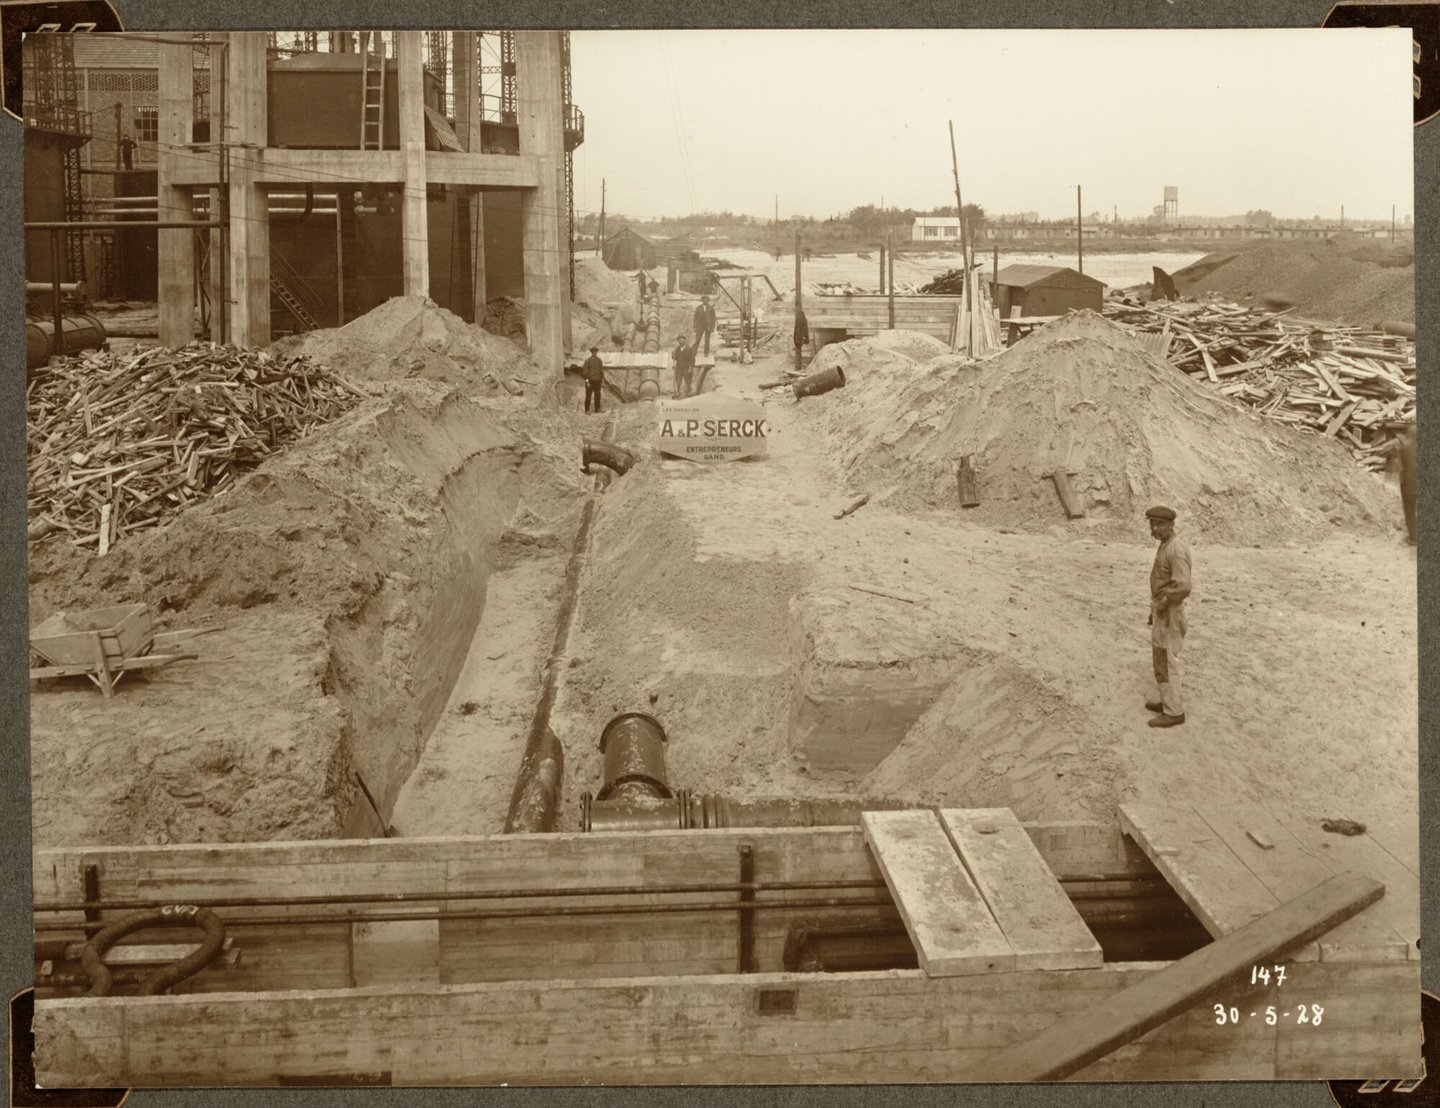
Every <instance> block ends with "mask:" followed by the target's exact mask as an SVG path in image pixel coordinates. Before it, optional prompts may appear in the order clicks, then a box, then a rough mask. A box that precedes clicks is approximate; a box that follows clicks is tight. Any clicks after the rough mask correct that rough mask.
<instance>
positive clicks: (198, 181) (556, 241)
mask: <svg viewBox="0 0 1440 1108" xmlns="http://www.w3.org/2000/svg"><path fill="white" fill-rule="evenodd" d="M423 33H424V32H421V31H398V32H396V33H395V40H396V46H397V49H396V54H397V65H398V77H399V80H398V89H399V118H400V149H399V150H360V149H351V150H299V149H282V148H278V147H269V146H267V144H266V143H267V110H268V89H267V70H266V47H267V43H266V36H265V33H264V32H257V31H236V32H230V33H229V34H227V35H225V36H224V41H223V44H222V43H216V42H215V41H214V40H213V39H212V41H211V46H212V49H214V48H216V47H217V46H218V47H219V49H220V52H221V53H222V54H223V70H224V87H223V88H222V89H220V90H217V95H216V96H215V99H214V105H215V107H216V109H217V110H216V112H215V113H214V114H215V115H216V116H217V117H218V116H219V114H220V112H219V107H220V105H221V104H223V105H224V108H223V119H222V120H221V123H222V127H221V128H220V129H219V134H220V137H221V138H222V141H223V143H224V146H223V147H222V148H221V153H220V155H219V156H217V157H216V159H215V161H214V162H213V163H211V162H210V160H209V159H208V158H205V157H203V156H197V155H202V154H203V148H201V149H200V150H193V151H188V152H187V151H184V150H183V147H184V146H185V145H187V144H188V136H189V135H190V133H191V127H192V124H193V118H192V117H193V111H194V107H193V101H192V99H191V97H190V94H189V90H190V81H191V69H190V67H191V51H190V48H189V46H188V45H181V46H173V47H165V48H163V49H162V51H161V55H160V88H161V90H162V93H161V97H160V100H161V107H160V133H161V136H162V140H163V141H164V142H167V143H171V144H173V145H172V146H170V147H167V149H169V150H172V151H173V152H174V154H173V156H164V157H162V158H161V160H160V165H159V195H160V197H161V204H162V206H164V207H165V208H166V209H167V210H172V209H173V210H174V211H176V212H187V213H188V212H189V211H190V210H191V209H190V204H191V203H192V197H193V196H195V195H197V194H205V193H211V192H212V190H213V191H214V193H215V194H216V195H220V194H222V193H223V195H220V198H221V200H222V210H221V212H220V213H219V214H220V218H221V219H224V220H226V221H227V227H226V228H225V230H224V233H223V235H222V236H221V237H223V239H224V240H225V249H224V254H225V257H226V260H227V263H228V270H227V276H228V288H227V289H226V291H225V293H224V300H225V307H224V316H225V319H226V322H227V331H226V334H225V338H226V339H227V341H230V342H234V343H236V344H237V345H239V346H263V345H266V344H267V343H268V342H269V341H270V249H269V240H270V229H269V224H268V214H267V212H268V208H267V201H266V193H267V191H269V190H270V189H286V190H293V189H295V188H296V187H297V186H301V185H305V184H316V185H325V184H327V183H330V184H333V182H335V181H336V180H337V179H344V180H349V181H354V182H356V183H357V184H358V183H361V182H364V183H370V184H388V185H399V186H401V187H402V188H403V190H404V199H403V201H402V207H401V219H402V225H403V227H404V232H403V238H404V241H403V258H404V289H405V294H406V295H420V296H424V295H428V294H429V276H428V268H429V245H428V241H427V236H426V229H425V228H426V224H425V218H426V217H425V203H426V200H425V197H426V192H427V189H428V188H429V186H431V185H448V186H453V187H459V188H464V189H468V190H471V195H472V204H473V208H472V214H474V215H477V216H478V214H479V212H480V210H481V207H482V205H483V203H484V193H485V192H487V191H490V190H520V191H521V192H522V194H523V196H524V212H525V216H524V236H523V237H524V254H525V299H526V305H527V310H528V319H527V327H526V333H527V336H528V340H529V349H530V354H531V356H532V357H533V358H534V359H535V360H536V361H537V362H538V363H539V364H540V365H541V366H545V367H548V368H551V369H554V370H555V371H556V372H559V371H560V367H561V360H562V358H563V354H564V333H565V330H564V329H565V326H566V324H567V322H568V318H567V317H568V315H569V303H568V297H567V296H566V289H565V285H564V282H563V281H562V279H561V265H560V261H561V254H562V251H563V249H564V246H565V244H564V241H563V233H562V229H561V220H562V217H563V215H564V211H563V203H562V201H563V200H564V196H565V189H564V171H565V170H564V167H565V146H564V142H565V138H564V115H563V105H562V92H561V72H560V71H561V44H560V32H558V31H517V32H516V35H515V38H516V70H517V74H516V76H517V84H518V94H519V95H518V107H519V115H520V153H519V154H518V155H507V154H483V153H479V152H478V151H477V147H478V146H479V132H480V116H481V113H480V107H479V94H480V81H479V76H480V75H479V73H478V72H476V66H475V65H474V61H473V59H474V54H475V49H474V43H475V37H474V36H475V32H458V33H457V34H456V37H455V46H454V52H455V73H456V84H455V88H456V105H455V114H456V123H457V127H456V130H457V133H458V137H459V138H460V141H461V143H462V145H464V146H465V147H466V152H464V153H458V152H454V151H435V150H426V149H425V109H424V102H423V93H424V81H423V77H422V72H423V67H424V62H425V50H424V40H423V38H422V35H423ZM182 83H183V85H184V88H185V95H184V96H183V97H182V96H179V95H178V94H177V95H173V96H167V95H165V92H164V90H166V89H171V88H173V89H175V90H177V93H178V90H179V88H180V87H181V84H182ZM177 139H178V140H179V141H177ZM222 160H223V161H224V162H225V169H224V170H223V171H222V168H221V164H222ZM160 244H161V245H160V256H161V272H162V274H163V276H162V278H161V285H160V341H161V342H162V343H163V344H165V345H167V346H170V345H182V344H184V343H186V342H188V341H190V340H191V339H192V338H193V337H194V322H193V300H194V274H193V262H191V261H189V258H190V238H189V232H186V231H174V232H168V233H165V232H162V233H161V237H160ZM182 254H183V255H185V257H184V259H182V258H181V255H182ZM474 262H475V269H476V272H475V281H474V287H475V302H476V307H477V310H478V312H479V314H483V311H484V301H485V286H486V282H485V276H484V256H483V251H482V252H480V253H479V254H478V255H477V257H476V258H475V260H474ZM212 283H213V277H212ZM218 293H219V290H214V289H212V294H218ZM218 299H219V297H218V295H216V299H215V300H214V301H212V302H218ZM477 318H478V315H477Z"/></svg>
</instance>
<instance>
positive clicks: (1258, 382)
mask: <svg viewBox="0 0 1440 1108" xmlns="http://www.w3.org/2000/svg"><path fill="white" fill-rule="evenodd" d="M1105 315H1106V317H1107V318H1108V319H1110V320H1111V321H1112V322H1115V323H1118V324H1120V325H1121V326H1123V327H1125V328H1126V329H1127V330H1131V331H1132V332H1136V337H1137V338H1138V339H1139V340H1140V342H1141V344H1142V345H1144V346H1145V347H1146V348H1147V349H1149V350H1150V351H1151V352H1152V353H1155V354H1157V355H1158V356H1160V357H1163V358H1166V359H1168V360H1169V362H1170V364H1171V365H1173V366H1175V367H1176V368H1178V369H1181V370H1183V371H1185V372H1186V373H1188V374H1190V375H1191V376H1192V377H1194V378H1195V379H1197V380H1199V381H1204V382H1207V383H1209V384H1211V385H1213V386H1215V388H1216V389H1217V390H1218V391H1219V392H1221V393H1223V394H1224V395H1226V396H1229V397H1232V398H1233V399H1235V400H1238V401H1240V402H1242V403H1244V404H1248V405H1249V406H1250V407H1252V408H1255V409H1257V410H1258V411H1259V412H1260V413H1261V414H1262V415H1264V416H1266V417H1268V418H1270V419H1274V420H1279V421H1280V422H1282V423H1287V424H1289V425H1291V426H1293V427H1299V428H1305V429H1309V430H1313V431H1318V432H1320V433H1321V434H1323V435H1328V436H1331V437H1334V438H1338V439H1339V440H1340V441H1342V442H1344V443H1346V444H1347V445H1348V446H1349V447H1350V451H1351V453H1352V454H1353V455H1354V457H1355V459H1356V460H1357V461H1358V462H1360V463H1361V464H1362V465H1364V466H1366V467H1367V468H1369V469H1381V468H1383V467H1384V465H1385V448H1386V447H1387V446H1388V445H1389V443H1390V441H1391V440H1392V439H1393V438H1394V437H1395V435H1396V434H1397V433H1398V431H1399V429H1400V428H1401V425H1403V424H1406V423H1413V422H1414V419H1415V344H1414V343H1413V342H1410V341H1408V340H1406V339H1402V338H1399V337H1397V336H1395V335H1387V334H1384V333H1382V332H1380V331H1375V330H1371V329H1367V328H1363V327H1350V326H1344V325H1341V324H1328V323H1327V324H1314V323H1306V322H1302V321H1299V320H1293V319H1286V318H1284V316H1285V313H1283V312H1282V313H1276V312H1267V311H1262V310H1260V309H1258V308H1246V307H1242V306H1241V305H1238V304H1229V303H1225V302H1223V301H1206V302H1203V303H1195V302H1192V301H1174V302H1157V303H1152V304H1144V305H1140V304H1131V303H1126V302H1124V301H1117V300H1112V301H1109V302H1107V303H1106V305H1105Z"/></svg>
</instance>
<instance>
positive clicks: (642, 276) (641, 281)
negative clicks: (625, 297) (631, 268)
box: [635, 269, 645, 308]
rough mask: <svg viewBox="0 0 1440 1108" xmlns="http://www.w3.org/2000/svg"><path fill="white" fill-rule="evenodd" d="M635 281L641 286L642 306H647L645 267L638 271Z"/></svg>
mask: <svg viewBox="0 0 1440 1108" xmlns="http://www.w3.org/2000/svg"><path fill="white" fill-rule="evenodd" d="M635 283H636V284H637V285H639V286H640V306H641V307H642V308H643V307H644V306H645V271H644V270H643V269H641V270H637V271H636V273H635Z"/></svg>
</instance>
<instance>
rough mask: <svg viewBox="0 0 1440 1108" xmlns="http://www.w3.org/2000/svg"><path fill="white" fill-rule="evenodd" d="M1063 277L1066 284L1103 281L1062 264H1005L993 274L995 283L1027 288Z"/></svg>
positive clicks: (1101, 282) (1098, 283) (1101, 283)
mask: <svg viewBox="0 0 1440 1108" xmlns="http://www.w3.org/2000/svg"><path fill="white" fill-rule="evenodd" d="M1061 276H1063V277H1064V283H1066V284H1094V285H1103V284H1104V283H1105V282H1103V281H1097V280H1096V279H1095V278H1094V277H1091V276H1089V275H1088V274H1085V273H1080V272H1079V271H1078V270H1074V269H1071V268H1070V267H1068V266H1063V265H1022V264H1018V263H1017V264H1015V265H1007V266H1006V267H1005V268H1004V269H1002V270H1000V272H999V273H997V274H996V275H995V283H996V284H997V285H1009V286H1011V287H1012V288H1028V287H1029V286H1031V285H1035V284H1039V283H1040V282H1041V281H1046V280H1050V279H1052V278H1055V277H1061Z"/></svg>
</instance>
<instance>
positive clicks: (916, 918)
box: [862, 809, 1015, 977]
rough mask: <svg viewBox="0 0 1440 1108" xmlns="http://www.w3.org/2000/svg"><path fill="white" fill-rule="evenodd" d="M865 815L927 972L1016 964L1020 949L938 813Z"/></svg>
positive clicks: (875, 849) (990, 969)
mask: <svg viewBox="0 0 1440 1108" xmlns="http://www.w3.org/2000/svg"><path fill="white" fill-rule="evenodd" d="M862 818H863V820H864V824H865V841H866V842H868V843H869V844H870V849H871V851H872V852H873V853H874V855H875V860H876V862H878V863H879V865H880V869H881V871H882V872H883V873H884V874H885V883H886V884H887V885H888V886H889V887H890V894H891V895H892V896H893V897H894V898H895V904H896V906H897V907H898V908H899V909H900V915H901V918H903V919H904V920H905V928H906V930H907V931H909V933H910V941H911V942H912V943H914V944H915V952H916V954H917V955H919V958H920V967H921V968H922V969H923V970H924V971H925V972H926V973H927V974H929V975H931V976H932V977H944V976H952V975H957V974H970V973H990V972H993V971H995V970H1008V969H1013V968H1014V966H1015V954H1014V951H1013V950H1012V949H1011V947H1010V944H1009V942H1008V941H1006V938H1005V936H1004V934H1003V933H1002V932H1001V930H1000V926H999V924H997V923H996V922H995V918H994V917H993V916H992V915H991V914H990V909H989V908H988V907H987V906H986V904H985V898H984V897H983V896H981V895H980V891H979V890H978V889H977V888H976V887H975V883H974V882H973V881H972V880H971V879H970V875H969V874H968V873H966V872H965V867H964V866H963V865H962V864H961V862H960V858H959V857H958V856H957V855H956V853H955V848H954V846H953V844H952V843H951V842H950V840H949V838H948V837H947V836H946V834H945V830H944V828H943V827H941V826H940V823H939V821H938V820H937V819H936V817H935V813H934V812H931V811H929V810H928V809H925V810H919V811H899V812H866V813H864V815H863V817H862Z"/></svg>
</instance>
